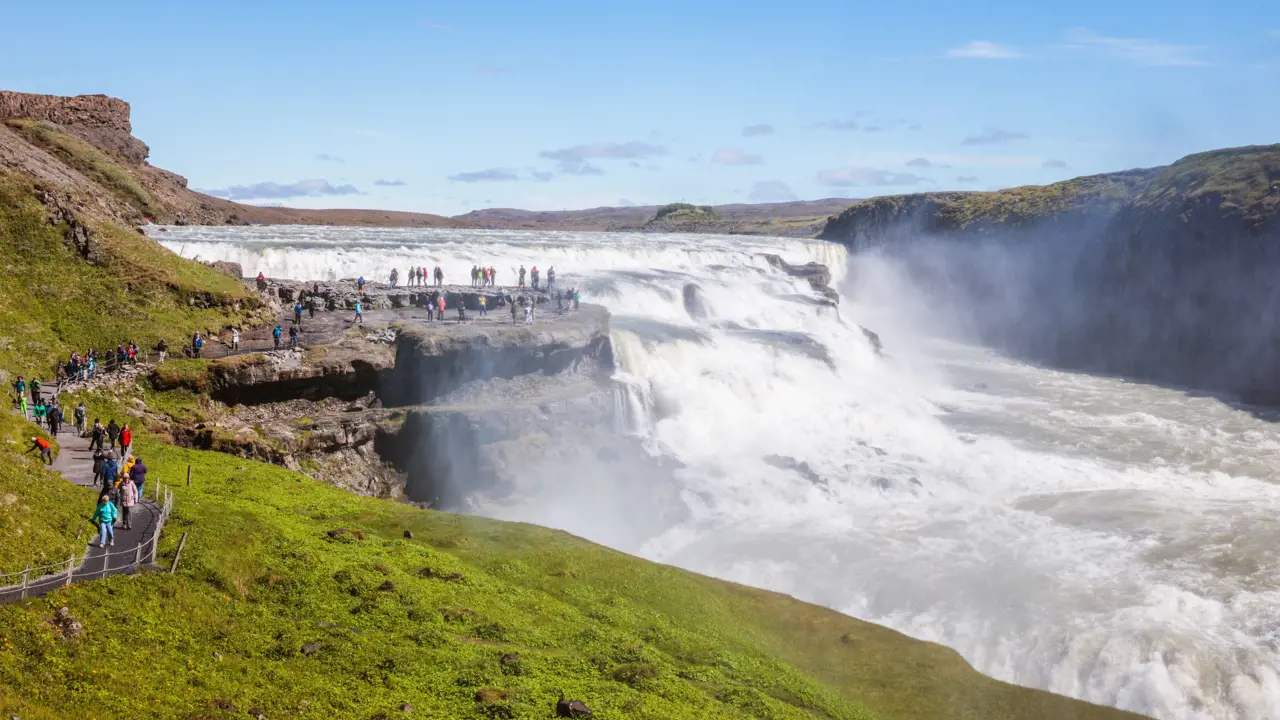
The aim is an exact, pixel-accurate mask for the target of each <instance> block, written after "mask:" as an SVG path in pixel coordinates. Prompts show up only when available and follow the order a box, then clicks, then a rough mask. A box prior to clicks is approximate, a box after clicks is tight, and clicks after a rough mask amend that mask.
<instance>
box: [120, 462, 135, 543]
mask: <svg viewBox="0 0 1280 720" xmlns="http://www.w3.org/2000/svg"><path fill="white" fill-rule="evenodd" d="M134 467H135V468H136V467H138V466H137V465H136V464H135V465H134ZM138 496H139V493H138V486H137V485H136V484H134V482H133V478H131V477H130V478H125V481H124V482H122V483H120V519H121V520H124V529H125V530H132V529H133V523H132V522H130V519H131V517H130V516H131V515H132V514H133V507H134V506H135V505H137V504H138Z"/></svg>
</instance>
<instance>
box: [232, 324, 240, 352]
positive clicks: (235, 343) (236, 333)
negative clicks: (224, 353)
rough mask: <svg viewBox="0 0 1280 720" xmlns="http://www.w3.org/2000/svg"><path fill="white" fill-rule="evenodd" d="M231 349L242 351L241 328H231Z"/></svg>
mask: <svg viewBox="0 0 1280 720" xmlns="http://www.w3.org/2000/svg"><path fill="white" fill-rule="evenodd" d="M231 349H232V350H239V349H240V328H231Z"/></svg>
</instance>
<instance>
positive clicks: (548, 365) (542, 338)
mask: <svg viewBox="0 0 1280 720" xmlns="http://www.w3.org/2000/svg"><path fill="white" fill-rule="evenodd" d="M542 315H543V317H544V318H547V319H546V320H544V321H540V322H539V323H536V324H533V325H524V324H523V323H522V322H521V323H520V324H514V325H507V324H505V323H502V322H497V323H484V324H481V323H473V324H470V325H464V326H461V327H453V328H450V329H449V330H448V331H447V332H444V331H441V330H440V329H438V328H433V327H417V328H406V329H405V330H404V331H402V332H401V333H400V335H399V337H398V339H397V341H396V359H395V371H394V373H392V375H391V377H390V378H389V381H388V382H387V383H385V384H384V386H383V389H382V392H381V393H380V395H381V397H382V398H383V400H384V402H387V403H388V404H391V405H417V404H421V403H426V402H431V401H433V400H435V399H437V398H439V397H441V396H442V395H445V394H446V393H449V392H452V391H454V390H455V389H457V388H458V387H459V386H461V385H464V384H466V383H469V382H472V381H475V380H483V379H487V378H513V377H516V376H520V375H530V374H539V375H557V374H560V373H565V372H587V373H597V372H598V373H603V374H607V373H608V372H610V371H612V369H613V347H612V345H611V344H610V342H609V323H608V320H609V313H608V311H606V310H605V309H604V308H602V307H598V306H593V305H584V306H582V307H581V309H579V310H577V311H575V312H573V313H569V314H567V315H563V316H561V315H557V314H554V313H553V314H551V315H550V316H549V317H548V315H547V313H543V314H542Z"/></svg>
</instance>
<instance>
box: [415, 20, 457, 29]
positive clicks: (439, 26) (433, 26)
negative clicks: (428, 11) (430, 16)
mask: <svg viewBox="0 0 1280 720" xmlns="http://www.w3.org/2000/svg"><path fill="white" fill-rule="evenodd" d="M422 27H424V28H426V29H428V30H452V29H453V26H452V25H445V24H444V23H440V22H433V21H431V20H426V21H424V22H423V23H422Z"/></svg>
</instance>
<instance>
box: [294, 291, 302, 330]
mask: <svg viewBox="0 0 1280 720" xmlns="http://www.w3.org/2000/svg"><path fill="white" fill-rule="evenodd" d="M302 310H303V307H302V298H298V302H296V303H294V304H293V322H294V324H295V325H296V324H298V323H300V322H302Z"/></svg>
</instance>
